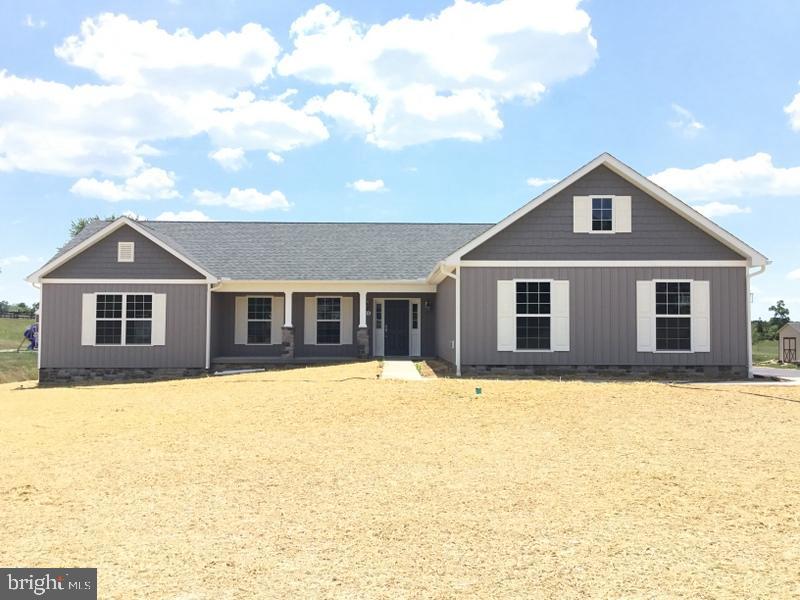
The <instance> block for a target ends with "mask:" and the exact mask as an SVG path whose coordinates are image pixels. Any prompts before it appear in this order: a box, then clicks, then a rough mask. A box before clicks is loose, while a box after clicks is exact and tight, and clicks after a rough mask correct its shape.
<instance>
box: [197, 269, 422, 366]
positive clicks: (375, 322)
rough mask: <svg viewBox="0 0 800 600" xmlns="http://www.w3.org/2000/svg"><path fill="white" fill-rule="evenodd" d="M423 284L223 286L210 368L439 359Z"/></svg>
mask: <svg viewBox="0 0 800 600" xmlns="http://www.w3.org/2000/svg"><path fill="white" fill-rule="evenodd" d="M435 302H436V293H435V286H433V285H430V284H427V283H424V282H401V283H396V282H392V283H385V282H346V283H345V282H336V283H334V282H322V281H320V282H255V281H253V282H241V281H225V282H222V283H221V284H219V285H218V286H216V287H215V288H213V289H212V291H211V293H210V304H209V306H210V313H209V318H210V325H211V326H210V336H211V338H210V349H211V363H212V368H213V367H214V366H219V365H268V364H272V363H314V362H330V361H348V360H354V359H365V358H369V357H381V356H407V357H417V356H419V357H423V356H427V357H430V356H435V354H436V345H435V344H436V340H435V332H436V311H435Z"/></svg>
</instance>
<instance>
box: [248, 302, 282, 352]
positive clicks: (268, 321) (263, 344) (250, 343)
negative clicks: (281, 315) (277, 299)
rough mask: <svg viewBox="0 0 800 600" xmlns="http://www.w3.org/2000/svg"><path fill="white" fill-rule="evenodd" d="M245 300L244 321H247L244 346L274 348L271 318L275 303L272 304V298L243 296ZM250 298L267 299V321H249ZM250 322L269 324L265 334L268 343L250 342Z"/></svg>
mask: <svg viewBox="0 0 800 600" xmlns="http://www.w3.org/2000/svg"><path fill="white" fill-rule="evenodd" d="M245 297H246V298H247V307H246V309H247V314H246V315H245V317H246V318H245V321H247V331H246V332H245V334H246V337H245V343H244V345H245V346H274V344H273V343H272V318H273V317H274V315H273V314H272V311H273V309H274V305H275V303H274V302H273V297H272V296H245ZM250 298H269V317H270V318H269V319H251V318H250ZM250 321H253V322H257V323H269V330H268V332H267V339H269V341H268V342H250V341H249V338H250Z"/></svg>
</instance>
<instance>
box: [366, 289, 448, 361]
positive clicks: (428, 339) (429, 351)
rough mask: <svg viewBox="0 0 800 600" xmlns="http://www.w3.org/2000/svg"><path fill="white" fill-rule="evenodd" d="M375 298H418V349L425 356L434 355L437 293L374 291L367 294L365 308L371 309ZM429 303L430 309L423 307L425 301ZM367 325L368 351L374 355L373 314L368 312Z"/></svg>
mask: <svg viewBox="0 0 800 600" xmlns="http://www.w3.org/2000/svg"><path fill="white" fill-rule="evenodd" d="M375 298H388V299H390V300H391V299H392V298H413V299H417V298H419V300H420V313H419V314H420V319H419V326H420V340H419V351H420V356H427V357H432V356H436V331H437V323H438V316H437V311H438V308H437V306H438V302H439V299H438V296H437V294H408V293H404V292H394V293H386V292H376V293H374V294H369V293H368V294H367V310H368V311H370V312H371V311H372V309H373V300H374V299H375ZM426 302H427V303H428V304H429V305H430V309H426V308H425V303H426ZM367 325H368V331H369V352H370V356H374V355H375V340H374V338H373V334H374V332H375V315H374V314H370V316H369V317H367Z"/></svg>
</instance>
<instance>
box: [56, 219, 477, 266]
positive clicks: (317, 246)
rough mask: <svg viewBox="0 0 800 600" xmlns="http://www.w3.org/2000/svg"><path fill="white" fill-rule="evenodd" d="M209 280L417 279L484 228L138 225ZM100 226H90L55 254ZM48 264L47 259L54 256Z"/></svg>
mask: <svg viewBox="0 0 800 600" xmlns="http://www.w3.org/2000/svg"><path fill="white" fill-rule="evenodd" d="M138 224H139V225H141V226H142V227H144V228H146V229H147V230H149V231H150V232H152V233H153V234H154V235H155V236H157V237H158V238H159V239H160V240H162V241H163V242H164V243H166V244H167V245H169V246H170V247H172V248H174V249H175V250H177V251H178V252H180V253H181V254H184V255H185V256H186V257H187V258H189V259H191V260H193V261H194V262H196V263H197V264H198V265H200V266H202V267H204V268H205V269H206V270H208V271H209V272H211V273H213V274H214V275H215V276H217V277H224V278H230V279H278V280H282V279H287V280H289V279H301V280H302V279H306V280H330V279H363V280H371V279H424V278H425V277H427V275H428V274H429V273H430V272H431V270H432V269H433V268H434V266H436V262H437V261H439V260H441V259H443V258H445V257H446V256H447V255H448V254H450V253H451V252H453V251H455V250H457V249H458V248H460V247H461V246H463V245H464V244H466V243H467V242H468V241H470V240H472V239H473V238H475V237H476V236H478V235H480V234H481V233H483V232H484V231H485V230H486V229H488V228H489V227H491V226H492V224H487V223H480V224H476V223H460V224H459V223H266V222H224V221H209V222H177V221H140V222H139V223H138ZM105 225H107V223H91V224H90V225H89V226H87V227H86V228H85V229H84V231H82V232H81V233H80V234H79V235H78V236H76V237H75V238H73V239H72V240H70V242H69V243H68V244H67V245H65V246H64V247H63V248H62V249H61V250H60V251H59V254H57V255H56V256H58V255H60V254H62V253H63V252H66V251H67V250H69V248H71V247H73V246H74V245H75V244H77V243H79V242H80V241H82V240H83V239H86V237H88V236H90V235H92V234H94V233H96V232H97V231H98V230H99V229H101V228H102V227H103V226H105ZM54 258H55V257H54Z"/></svg>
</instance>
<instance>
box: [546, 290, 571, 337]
mask: <svg viewBox="0 0 800 600" xmlns="http://www.w3.org/2000/svg"><path fill="white" fill-rule="evenodd" d="M550 290H551V291H550V348H551V349H552V350H554V351H556V352H566V351H568V350H569V281H554V282H552V283H551V284H550Z"/></svg>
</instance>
